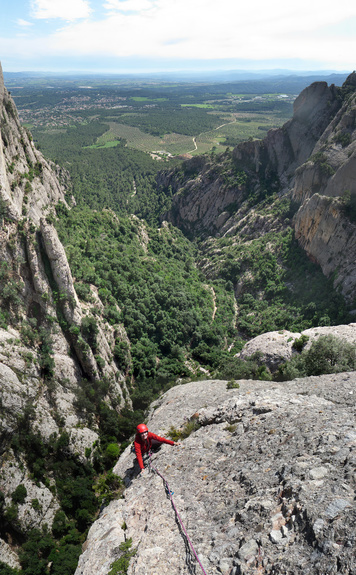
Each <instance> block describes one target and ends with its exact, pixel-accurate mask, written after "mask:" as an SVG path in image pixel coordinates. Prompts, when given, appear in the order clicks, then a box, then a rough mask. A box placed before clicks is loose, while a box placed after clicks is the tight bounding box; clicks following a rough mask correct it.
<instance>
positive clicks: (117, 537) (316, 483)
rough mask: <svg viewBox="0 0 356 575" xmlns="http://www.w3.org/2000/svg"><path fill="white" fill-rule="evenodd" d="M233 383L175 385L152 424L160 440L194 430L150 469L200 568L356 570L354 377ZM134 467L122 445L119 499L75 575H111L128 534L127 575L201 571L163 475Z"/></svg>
mask: <svg viewBox="0 0 356 575" xmlns="http://www.w3.org/2000/svg"><path fill="white" fill-rule="evenodd" d="M239 383H240V387H239V389H230V390H229V389H227V387H226V382H224V381H201V382H194V383H189V384H186V385H181V386H178V387H174V388H172V389H171V390H169V391H168V392H167V393H166V394H165V395H164V396H163V397H162V398H161V399H160V400H159V401H157V402H156V403H155V404H153V406H152V411H151V415H150V418H149V421H148V426H149V429H151V430H152V431H154V432H156V433H158V434H162V435H164V434H167V433H168V432H169V429H170V428H172V427H173V428H174V429H175V430H176V431H177V430H182V429H186V428H187V422H190V424H191V422H193V423H194V425H192V428H193V429H195V430H194V431H193V432H192V433H191V434H190V435H189V436H188V437H187V438H186V439H184V440H183V441H181V446H180V447H170V446H169V445H164V446H163V447H162V449H161V451H160V452H159V453H157V454H155V455H153V465H154V466H155V467H156V468H157V469H158V470H159V471H160V473H161V474H163V476H164V477H165V479H166V480H167V482H168V484H169V487H170V489H171V491H173V492H174V493H173V499H174V502H175V505H176V507H177V509H178V512H179V514H180V516H181V518H182V521H183V523H184V526H185V528H186V530H187V533H188V535H189V537H190V538H191V540H192V543H193V545H194V547H195V549H196V552H197V554H198V557H199V559H200V561H201V563H202V565H203V567H204V569H205V571H206V573H208V574H209V573H222V574H224V575H239V574H252V573H254V574H257V573H266V574H271V575H272V574H275V573H293V574H295V575H297V574H300V575H302V574H303V575H306V574H313V575H321V574H325V573H329V574H334V573H340V572H342V573H345V574H346V573H348V574H351V573H355V569H356V563H355V557H354V553H353V549H354V547H355V538H356V529H355V519H356V506H355V500H354V490H355V485H356V433H355V413H354V403H355V400H354V394H355V393H356V385H355V384H356V377H355V374H354V373H343V374H338V375H325V376H320V377H308V378H304V379H299V380H295V381H292V382H288V383H283V384H280V383H274V382H252V381H246V380H243V381H241V382H239ZM132 461H133V454H132V453H130V447H128V448H127V450H126V452H125V453H124V454H123V455H122V456H121V457H120V459H119V461H118V463H117V465H116V467H115V468H114V471H115V472H116V473H118V474H120V475H121V476H122V477H124V478H125V477H126V484H127V485H128V487H127V489H126V491H125V493H124V498H123V499H120V500H117V501H113V502H111V503H110V504H109V505H108V506H107V507H106V508H104V509H103V511H102V513H101V515H100V518H99V519H98V520H97V521H96V522H95V523H94V525H93V526H92V527H91V529H90V531H89V535H88V540H87V542H86V543H85V546H84V547H85V550H84V552H83V554H82V556H81V558H80V560H79V565H78V568H77V570H76V575H89V573H92V572H93V571H95V573H96V574H97V575H107V574H108V573H109V571H110V566H111V565H112V564H113V562H114V561H115V560H116V559H118V557H120V555H121V554H122V550H120V544H121V543H122V542H124V541H127V540H129V539H131V538H132V549H135V550H136V555H135V556H134V557H132V558H131V561H130V566H129V569H128V573H129V574H130V575H146V574H148V573H149V574H150V575H153V574H157V575H158V574H159V575H164V574H168V573H169V574H171V573H181V574H183V573H184V574H185V573H186V574H192V573H200V572H202V571H201V569H200V567H199V565H198V564H197V562H196V560H195V559H194V557H193V554H192V552H191V549H190V548H189V544H188V542H187V538H186V536H185V535H184V533H182V531H181V530H180V528H179V525H178V522H177V517H176V513H175V510H174V509H173V507H172V505H171V502H170V499H169V498H167V496H166V493H165V489H164V484H163V481H162V479H161V478H160V477H159V476H158V475H157V474H155V473H153V472H151V473H148V472H147V471H146V472H145V475H144V476H143V477H142V478H134V479H130V474H129V472H128V470H129V469H130V468H131V466H132ZM121 549H122V547H121Z"/></svg>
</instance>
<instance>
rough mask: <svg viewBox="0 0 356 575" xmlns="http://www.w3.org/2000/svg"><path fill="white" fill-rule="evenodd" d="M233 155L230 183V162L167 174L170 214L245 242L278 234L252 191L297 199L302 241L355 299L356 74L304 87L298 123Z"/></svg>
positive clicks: (186, 225) (191, 165) (178, 221)
mask: <svg viewBox="0 0 356 575" xmlns="http://www.w3.org/2000/svg"><path fill="white" fill-rule="evenodd" d="M232 160H233V165H234V169H233V173H232V174H231V177H230V180H229V183H227V181H226V177H224V171H225V172H226V167H224V164H223V161H222V162H221V165H220V166H217V165H214V163H213V162H210V163H209V161H208V160H207V159H205V160H200V161H198V160H197V159H195V158H193V159H192V160H190V161H189V162H187V163H186V167H185V174H184V176H182V174H181V172H179V174H178V177H177V176H175V175H174V173H173V174H170V175H168V176H167V177H166V180H164V179H162V182H161V183H162V185H165V186H167V187H168V186H170V187H171V188H172V190H173V191H174V192H175V195H174V196H173V200H172V209H171V210H170V211H169V212H168V213H167V214H165V216H164V217H165V218H166V219H167V220H169V221H171V222H172V223H174V224H175V225H178V226H179V227H181V228H182V229H184V230H185V231H186V232H188V233H191V234H197V233H198V234H205V235H206V236H227V235H229V236H230V235H234V236H236V238H237V241H241V238H242V239H243V241H245V240H246V236H247V238H248V239H249V238H250V237H251V239H253V238H254V237H259V236H260V235H261V234H265V233H267V232H268V231H275V228H274V224H275V222H274V219H275V218H273V219H270V221H268V218H266V221H264V222H262V221H261V218H254V217H253V213H251V212H252V210H251V206H248V209H246V206H245V203H244V202H245V200H246V197H247V196H248V195H249V194H251V193H257V194H258V193H259V192H261V191H263V190H264V189H267V190H268V193H269V194H270V195H272V194H273V193H275V194H277V196H278V199H281V198H283V197H284V198H290V199H291V200H293V202H294V204H295V205H296V206H297V207H298V208H299V209H298V211H297V214H296V215H295V218H294V221H293V227H294V230H295V235H296V237H297V239H298V240H299V243H300V245H301V246H302V247H303V249H304V250H305V251H306V252H307V254H308V256H309V257H310V258H311V259H312V260H313V261H315V262H317V263H318V264H320V266H321V268H322V270H323V273H324V274H325V275H326V276H328V277H329V276H331V275H332V274H335V280H334V286H335V287H338V288H339V289H340V290H341V292H342V294H343V295H344V297H345V298H346V300H347V301H348V302H351V301H352V300H353V298H354V297H355V293H356V266H355V261H356V247H355V242H356V239H355V238H356V225H355V221H354V215H353V211H352V212H351V208H352V206H354V204H355V202H356V200H355V198H356V177H355V170H356V93H355V73H353V74H351V75H350V76H349V77H348V79H347V80H346V81H345V83H344V85H343V86H342V87H341V88H338V87H335V86H334V85H332V86H328V85H327V84H326V83H325V82H315V83H314V84H312V85H311V86H309V87H308V88H306V89H305V90H303V92H302V93H301V94H300V95H299V96H298V97H297V99H296V100H295V102H294V114H293V118H292V119H291V120H289V121H288V122H287V123H286V124H285V125H284V126H283V127H282V128H279V129H274V130H270V131H269V132H268V134H267V136H266V138H265V139H264V140H256V141H251V142H243V143H241V144H239V145H238V146H237V147H236V148H235V149H234V150H233V152H232ZM219 170H220V171H219ZM220 172H222V173H220ZM241 174H245V175H246V177H247V181H246V179H245V180H244V179H241ZM352 210H353V208H352Z"/></svg>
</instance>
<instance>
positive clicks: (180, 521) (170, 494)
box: [149, 452, 207, 575]
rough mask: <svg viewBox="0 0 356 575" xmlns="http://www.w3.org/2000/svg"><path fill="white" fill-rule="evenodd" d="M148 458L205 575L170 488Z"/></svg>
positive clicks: (205, 574)
mask: <svg viewBox="0 0 356 575" xmlns="http://www.w3.org/2000/svg"><path fill="white" fill-rule="evenodd" d="M149 456H150V461H149V465H150V468H151V469H153V471H154V472H155V473H157V475H159V476H160V478H161V479H162V480H163V483H164V484H165V486H166V488H167V492H168V495H169V498H170V500H171V503H172V505H173V509H174V511H175V514H176V516H177V517H178V519H179V523H180V524H181V527H182V529H183V531H184V533H185V536H186V538H187V540H188V543H189V545H190V546H191V548H192V551H193V553H194V556H195V559H196V560H197V561H198V563H199V565H200V567H201V569H202V571H203V573H204V575H207V573H206V571H205V569H204V567H203V565H202V564H201V562H200V560H199V557H198V555H197V554H196V551H195V549H194V547H193V543H192V542H191V540H190V537H189V535H188V533H187V530H186V528H185V527H184V525H183V521H182V520H181V517H180V515H179V513H178V509H177V508H176V506H175V504H174V501H173V497H172V492H171V490H170V488H169V485H168V483H167V480H166V479H165V477H163V475H162V474H161V473H160V472H159V471H158V469H157V468H156V467H154V466H153V465H152V462H151V452H149Z"/></svg>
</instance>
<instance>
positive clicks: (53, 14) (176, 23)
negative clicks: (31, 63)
mask: <svg viewBox="0 0 356 575" xmlns="http://www.w3.org/2000/svg"><path fill="white" fill-rule="evenodd" d="M90 1H91V2H92V5H93V6H94V1H95V0H90ZM32 2H33V7H34V10H35V14H36V17H37V18H46V19H49V18H61V19H64V20H67V22H65V23H64V25H62V26H61V29H57V30H56V31H55V32H53V33H51V34H50V33H48V35H47V36H46V37H42V38H41V39H39V38H38V37H33V38H32V43H31V42H30V41H29V40H28V45H27V46H25V44H23V46H22V49H23V53H27V50H29V51H30V52H31V53H35V52H36V50H37V46H40V50H39V52H38V57H39V58H40V57H41V56H42V54H43V47H44V46H45V51H46V55H48V56H53V57H59V58H61V57H62V58H64V57H71V58H72V57H73V58H75V57H80V58H85V57H88V58H90V57H93V58H95V59H96V60H98V58H102V59H103V66H105V58H106V57H107V58H110V59H111V58H116V59H117V60H118V65H119V62H120V59H121V58H125V57H137V58H145V59H147V58H152V59H159V58H162V59H165V60H166V61H168V60H174V59H177V60H178V59H179V60H183V59H194V60H199V59H204V60H208V59H215V60H217V59H232V60H251V61H254V60H255V61H257V60H260V61H261V60H262V61H266V60H272V59H273V60H275V61H276V60H279V61H283V60H287V59H293V60H309V61H314V62H316V61H318V62H325V67H335V68H339V69H354V68H355V64H354V55H355V53H356V32H355V33H354V34H352V31H349V33H348V34H343V33H342V30H343V29H344V25H341V24H342V22H347V21H352V19H353V18H356V5H355V4H354V3H351V2H350V1H349V0H338V2H337V3H331V2H329V3H325V0H314V1H313V2H311V1H310V0H299V2H298V4H296V3H291V2H285V3H283V4H281V3H280V0H270V2H266V1H265V0H263V1H262V0H254V2H253V3H252V2H245V3H243V4H242V3H237V2H235V1H233V0H219V2H216V0H179V1H177V0H102V5H101V8H102V12H101V16H100V19H99V17H97V14H98V3H97V2H96V3H95V9H96V12H91V8H90V6H89V0H32ZM89 15H90V18H89V17H88V16H89ZM80 18H81V20H79V21H78V19H80ZM39 40H40V41H39Z"/></svg>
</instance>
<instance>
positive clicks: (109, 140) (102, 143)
mask: <svg viewBox="0 0 356 575" xmlns="http://www.w3.org/2000/svg"><path fill="white" fill-rule="evenodd" d="M108 125H109V129H108V131H107V132H105V133H104V134H103V135H102V136H100V137H99V138H98V139H97V141H96V143H95V144H93V145H92V146H90V147H91V148H108V147H112V146H117V145H118V144H119V141H118V140H121V139H123V140H126V145H127V146H128V147H129V148H133V149H136V150H140V151H141V152H147V153H155V152H159V154H157V155H158V156H162V155H164V154H163V153H164V152H167V153H168V154H171V155H172V156H176V155H181V154H185V153H186V152H187V151H188V150H189V149H191V148H192V147H193V144H192V138H191V137H190V136H185V135H183V134H175V133H172V134H165V135H164V136H163V137H159V136H152V135H151V134H148V133H146V132H143V131H142V130H140V129H139V128H136V127H134V126H128V125H127V124H120V123H118V122H112V121H111V122H109V124H108Z"/></svg>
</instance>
